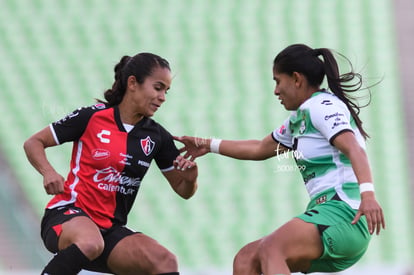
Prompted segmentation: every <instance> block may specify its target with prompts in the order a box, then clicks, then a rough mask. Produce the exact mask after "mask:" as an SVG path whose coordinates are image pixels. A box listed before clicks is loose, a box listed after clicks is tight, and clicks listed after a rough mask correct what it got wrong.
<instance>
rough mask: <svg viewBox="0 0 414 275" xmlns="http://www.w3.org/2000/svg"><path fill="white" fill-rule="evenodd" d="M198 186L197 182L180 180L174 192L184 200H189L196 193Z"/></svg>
mask: <svg viewBox="0 0 414 275" xmlns="http://www.w3.org/2000/svg"><path fill="white" fill-rule="evenodd" d="M197 188H198V185H197V180H193V181H188V180H182V181H181V182H180V184H179V185H178V186H177V189H176V192H177V194H179V195H180V196H181V197H182V198H184V199H189V198H191V197H192V196H193V195H194V194H195V192H196V191H197Z"/></svg>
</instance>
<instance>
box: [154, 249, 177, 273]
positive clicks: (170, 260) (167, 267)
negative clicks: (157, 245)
mask: <svg viewBox="0 0 414 275" xmlns="http://www.w3.org/2000/svg"><path fill="white" fill-rule="evenodd" d="M155 254H156V255H155V257H154V261H153V263H154V264H153V266H156V267H157V268H159V269H160V272H165V271H167V272H171V271H177V270H178V260H177V256H175V255H174V254H173V253H171V252H170V251H168V250H167V249H162V250H160V251H159V252H158V253H155Z"/></svg>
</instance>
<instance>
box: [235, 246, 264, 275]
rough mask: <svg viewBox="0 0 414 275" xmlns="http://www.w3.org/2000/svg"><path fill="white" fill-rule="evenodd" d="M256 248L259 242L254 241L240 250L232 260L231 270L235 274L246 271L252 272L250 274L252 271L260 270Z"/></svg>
mask: <svg viewBox="0 0 414 275" xmlns="http://www.w3.org/2000/svg"><path fill="white" fill-rule="evenodd" d="M258 246H259V241H255V242H252V243H249V244H247V245H245V246H244V247H243V248H242V249H240V251H239V252H238V253H237V254H236V256H235V257H234V260H233V269H234V271H235V273H238V272H239V271H240V272H242V271H246V270H252V272H251V273H253V271H255V272H257V271H258V270H259V269H260V264H259V259H258V250H257V249H258Z"/></svg>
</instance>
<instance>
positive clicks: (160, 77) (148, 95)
mask: <svg viewBox="0 0 414 275" xmlns="http://www.w3.org/2000/svg"><path fill="white" fill-rule="evenodd" d="M170 86H171V72H170V70H169V69H167V68H161V67H157V68H155V69H154V70H153V72H152V74H151V75H149V76H147V78H145V80H144V83H142V84H139V83H138V84H137V86H136V87H137V93H135V96H134V101H136V105H137V111H138V112H139V113H141V114H142V115H144V116H146V117H150V116H153V115H154V113H155V112H156V111H157V110H158V108H160V107H161V105H162V104H163V103H164V102H165V101H166V95H167V91H168V90H169V89H170Z"/></svg>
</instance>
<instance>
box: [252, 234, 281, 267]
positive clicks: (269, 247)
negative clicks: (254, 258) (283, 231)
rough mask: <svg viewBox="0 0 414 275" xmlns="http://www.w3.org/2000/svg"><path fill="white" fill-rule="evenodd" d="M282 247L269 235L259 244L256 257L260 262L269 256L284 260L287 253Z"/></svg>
mask: <svg viewBox="0 0 414 275" xmlns="http://www.w3.org/2000/svg"><path fill="white" fill-rule="evenodd" d="M285 252H286V251H284V249H283V248H282V247H281V245H280V244H279V243H278V242H277V240H275V239H271V238H269V237H266V238H264V239H263V240H262V241H261V242H260V245H259V249H258V258H259V260H260V262H261V263H263V262H265V261H266V260H268V259H269V258H277V259H279V260H286V258H287V255H286V253H285Z"/></svg>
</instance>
